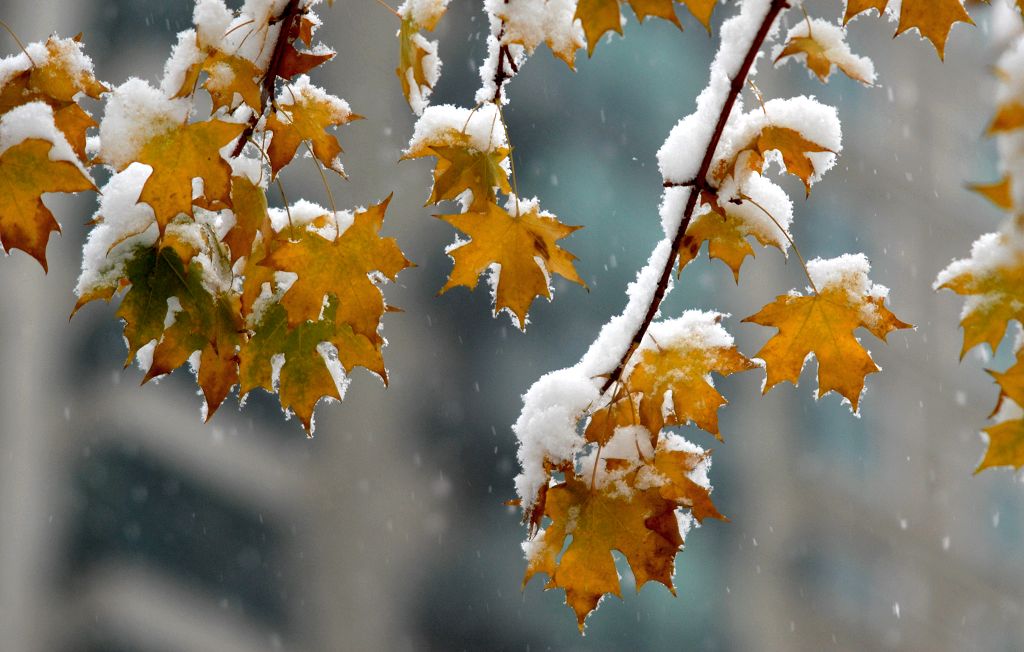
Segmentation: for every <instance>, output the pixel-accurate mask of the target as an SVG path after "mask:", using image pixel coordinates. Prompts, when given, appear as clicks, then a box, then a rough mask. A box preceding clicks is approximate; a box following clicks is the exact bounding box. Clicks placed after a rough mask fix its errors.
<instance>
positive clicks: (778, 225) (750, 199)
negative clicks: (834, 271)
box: [740, 194, 820, 294]
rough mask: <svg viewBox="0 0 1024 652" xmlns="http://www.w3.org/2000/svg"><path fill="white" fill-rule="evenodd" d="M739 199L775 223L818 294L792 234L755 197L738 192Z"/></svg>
mask: <svg viewBox="0 0 1024 652" xmlns="http://www.w3.org/2000/svg"><path fill="white" fill-rule="evenodd" d="M740 199H741V200H743V201H748V202H750V203H751V204H753V205H754V206H757V207H758V208H760V209H761V212H762V213H764V214H765V215H767V216H768V219H770V220H771V221H772V222H774V223H775V226H777V227H779V231H781V232H782V235H784V236H785V237H786V240H788V241H789V246H791V247H793V252H794V253H795V254H796V257H797V259H798V260H799V261H800V266H801V267H803V268H804V275H805V276H807V281H808V282H809V283H810V284H811V289H812V290H814V293H815V294H820V293H819V292H818V286H817V285H815V284H814V279H813V278H811V270H809V269H808V268H807V261H806V260H804V256H803V254H801V253H800V248H799V247H797V246H796V242H794V241H793V236H791V235H790V234H789V231H787V230H786V229H784V228H782V225H781V224H779V221H778V220H777V219H775V216H774V215H772V214H771V213H769V212H768V209H767V208H765V207H764V206H762V205H761V204H760V203H759V202H758V201H757V200H756V199H754V198H752V197H748V196H747V195H745V194H740Z"/></svg>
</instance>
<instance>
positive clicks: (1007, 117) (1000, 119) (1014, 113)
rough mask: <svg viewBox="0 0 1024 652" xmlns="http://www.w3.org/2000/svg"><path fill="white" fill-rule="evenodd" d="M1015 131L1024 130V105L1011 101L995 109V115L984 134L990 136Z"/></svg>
mask: <svg viewBox="0 0 1024 652" xmlns="http://www.w3.org/2000/svg"><path fill="white" fill-rule="evenodd" d="M1017 129H1024V103H1021V102H1017V101H1011V102H1007V103H1005V104H1002V105H1000V106H999V108H998V109H996V114H995V116H994V117H993V118H992V122H991V123H990V124H989V126H988V130H987V132H986V133H987V134H988V135H989V136H992V135H994V134H1002V133H1006V132H1008V131H1016V130H1017Z"/></svg>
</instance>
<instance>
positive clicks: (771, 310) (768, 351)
mask: <svg viewBox="0 0 1024 652" xmlns="http://www.w3.org/2000/svg"><path fill="white" fill-rule="evenodd" d="M818 262H819V261H811V263H810V265H812V266H813V265H815V264H816V263H818ZM863 263H864V265H865V266H866V263H867V260H866V259H863ZM864 274H865V278H864V280H866V271H865V272H864ZM813 276H814V273H813V271H812V277H813ZM858 286H860V287H858ZM876 287H877V286H876ZM884 301H885V299H884V296H883V295H882V294H881V293H876V292H875V291H874V288H864V287H863V286H862V282H861V279H859V278H858V277H857V274H856V273H853V274H849V275H847V274H844V275H843V276H841V277H839V278H837V279H832V280H830V281H829V282H828V283H827V284H820V283H819V286H818V288H817V291H816V292H814V293H812V294H811V295H809V296H801V295H797V294H783V295H781V296H779V297H776V299H775V301H774V302H772V303H770V304H768V305H766V306H765V307H764V308H762V309H761V311H760V312H758V313H757V314H755V315H752V316H750V317H747V318H746V319H744V320H743V321H745V322H752V323H755V324H760V325H762V326H773V327H775V328H777V329H778V330H779V332H778V333H776V334H775V335H774V336H773V337H772V338H771V339H769V340H768V342H767V343H766V344H765V345H764V347H762V348H761V350H760V351H758V352H757V354H756V355H754V358H758V359H761V360H763V361H764V363H765V369H766V371H767V379H766V381H765V384H764V391H765V392H768V390H770V389H771V388H772V387H774V386H775V385H777V384H778V383H781V382H783V381H789V382H791V383H793V384H794V385H795V384H797V382H798V380H799V378H800V372H801V370H802V369H803V367H804V363H805V361H806V360H807V359H808V356H809V355H810V354H811V353H813V354H814V357H815V359H817V361H818V391H817V396H819V397H821V396H824V395H825V394H827V393H828V392H831V391H835V392H838V393H839V394H840V395H842V396H843V397H845V398H846V399H847V400H848V401H849V402H850V405H851V406H852V408H853V411H854V412H856V411H857V409H858V405H859V403H860V396H861V393H862V392H863V389H864V379H865V378H866V377H867V375H868V374H873V373H875V372H877V371H879V367H878V365H876V364H875V362H874V361H873V360H872V359H871V356H870V355H869V354H868V352H867V350H865V349H864V347H863V346H862V345H861V343H860V342H859V341H858V340H857V338H856V337H855V336H854V330H856V329H857V328H865V329H867V330H868V331H869V332H870V333H871V334H873V335H874V336H875V337H877V338H879V339H881V340H882V341H885V339H886V337H887V336H888V334H889V333H890V332H891V331H893V330H897V329H902V328H912V326H911V325H910V324H907V323H904V322H902V321H900V320H899V319H897V318H896V316H895V315H894V314H893V313H892V312H890V311H889V309H888V308H886V307H885V303H884Z"/></svg>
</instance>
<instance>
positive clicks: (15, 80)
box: [0, 36, 110, 163]
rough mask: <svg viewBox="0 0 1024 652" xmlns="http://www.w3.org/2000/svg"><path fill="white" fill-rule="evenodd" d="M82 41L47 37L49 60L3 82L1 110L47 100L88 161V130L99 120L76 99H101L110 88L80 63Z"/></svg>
mask: <svg viewBox="0 0 1024 652" xmlns="http://www.w3.org/2000/svg"><path fill="white" fill-rule="evenodd" d="M81 56H83V54H82V45H81V43H79V42H78V41H76V40H74V39H58V38H56V37H53V36H51V37H50V38H49V39H48V40H47V41H46V60H45V62H43V63H42V64H41V65H33V66H31V67H30V68H28V69H27V70H23V71H21V72H14V73H12V74H11V75H9V77H8V78H7V79H6V80H5V82H4V84H3V85H2V86H0V114H3V113H6V112H7V111H10V110H11V109H13V108H15V107H18V106H22V105H24V104H28V103H29V102H36V101H42V102H46V103H47V104H49V105H50V107H51V108H53V113H54V121H55V122H56V124H57V128H58V129H60V130H61V131H62V132H63V133H64V135H65V136H66V137H67V139H68V142H69V143H70V144H71V147H72V148H73V149H74V150H75V153H76V154H77V155H78V158H79V159H80V160H81V161H82V162H83V163H87V156H86V152H85V136H86V131H87V130H88V129H90V128H92V127H95V126H96V121H95V120H93V119H92V117H91V116H90V115H89V114H88V113H87V112H86V111H85V110H84V109H83V108H82V107H81V106H80V105H79V104H77V103H76V101H75V100H76V97H77V96H78V95H79V94H80V93H81V94H82V95H83V96H86V97H91V98H93V99H99V97H100V96H101V95H102V94H103V93H105V92H107V91H108V90H110V89H109V88H108V87H107V86H106V85H105V84H103V83H102V82H100V81H99V80H97V79H96V78H95V77H94V76H93V74H92V73H91V72H89V71H88V70H86V69H84V68H83V67H82V66H81V65H80V61H79V57H81Z"/></svg>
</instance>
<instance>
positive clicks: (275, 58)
mask: <svg viewBox="0 0 1024 652" xmlns="http://www.w3.org/2000/svg"><path fill="white" fill-rule="evenodd" d="M301 14H302V12H301V11H299V0H288V4H287V5H286V6H285V8H284V11H282V12H281V15H280V16H279V17H278V18H276V19H274V20H273V21H272V22H273V23H275V24H276V23H280V24H281V29H280V31H278V33H277V40H276V41H275V42H274V52H273V54H272V55H271V56H270V63H269V64H268V65H267V70H266V72H265V73H264V74H263V84H262V85H261V87H260V110H259V111H253V112H252V117H250V118H249V123H248V124H246V125H245V131H243V132H242V134H241V135H240V136H239V137H238V142H237V143H235V149H234V150H232V152H231V158H235V157H237V156H238V155H239V154H241V153H242V150H243V149H245V144H246V143H247V142H249V137H250V136H252V134H253V132H254V131H256V125H257V124H258V123H259V121H260V118H261V117H262V116H263V113H264V112H265V111H266V109H267V102H268V101H270V102H271V103H272V102H273V98H274V89H275V85H276V84H277V74H278V72H279V71H280V69H281V62H282V61H283V60H284V53H285V48H286V47H287V46H288V34H289V33H291V31H292V25H293V24H294V22H295V19H296V18H298V17H299V16H300V15H301Z"/></svg>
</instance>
